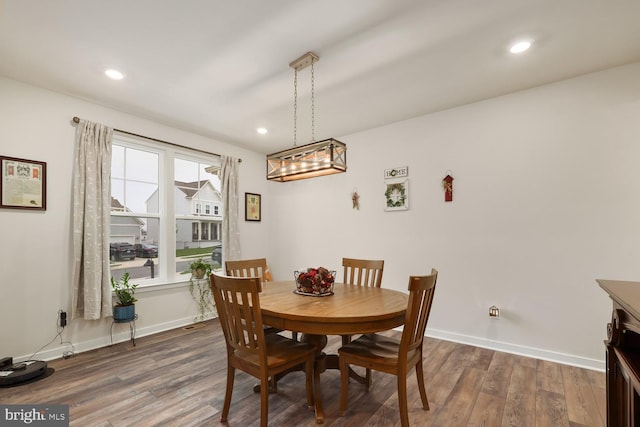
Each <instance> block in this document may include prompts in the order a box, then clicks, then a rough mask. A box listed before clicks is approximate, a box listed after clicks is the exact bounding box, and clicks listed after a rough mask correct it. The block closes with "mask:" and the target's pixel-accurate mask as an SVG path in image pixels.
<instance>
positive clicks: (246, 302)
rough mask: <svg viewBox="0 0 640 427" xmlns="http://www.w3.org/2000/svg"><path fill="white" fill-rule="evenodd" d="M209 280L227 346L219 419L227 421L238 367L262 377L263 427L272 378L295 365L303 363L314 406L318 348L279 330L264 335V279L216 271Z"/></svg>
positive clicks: (309, 395)
mask: <svg viewBox="0 0 640 427" xmlns="http://www.w3.org/2000/svg"><path fill="white" fill-rule="evenodd" d="M210 280H211V291H212V293H213V298H214V300H215V303H216V307H217V309H218V316H219V319H220V325H221V326H222V331H223V332H224V338H225V341H226V347H227V387H226V391H225V395H224V405H223V407H222V416H221V418H220V421H221V422H226V421H227V416H228V415H229V407H230V406H231V395H232V393H233V382H234V378H235V370H236V369H239V370H241V371H243V372H246V373H247V374H249V375H252V376H254V377H256V378H258V379H259V380H260V405H261V407H260V425H261V426H262V427H266V426H267V422H268V414H269V378H270V377H274V376H275V375H276V374H279V373H281V372H284V371H286V370H288V369H291V368H293V367H295V366H298V365H304V369H305V373H306V390H307V404H308V405H309V407H311V406H312V405H313V364H314V361H315V348H314V347H313V346H311V345H309V344H306V343H302V342H298V341H294V340H292V339H289V338H286V337H283V336H281V335H278V334H271V335H265V333H264V330H263V324H262V314H261V312H260V297H259V293H260V291H261V280H260V279H259V278H257V277H248V278H238V277H225V276H219V275H217V274H212V275H211V276H210Z"/></svg>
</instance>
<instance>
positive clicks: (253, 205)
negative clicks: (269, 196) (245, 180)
mask: <svg viewBox="0 0 640 427" xmlns="http://www.w3.org/2000/svg"><path fill="white" fill-rule="evenodd" d="M261 219H262V196H260V195H259V194H255V193H244V220H245V221H260V220H261Z"/></svg>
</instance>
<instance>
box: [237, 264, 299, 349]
mask: <svg viewBox="0 0 640 427" xmlns="http://www.w3.org/2000/svg"><path fill="white" fill-rule="evenodd" d="M224 267H225V270H226V271H227V276H232V277H259V278H260V279H261V280H262V283H263V284H264V283H265V282H272V281H273V278H272V277H271V272H270V271H269V266H268V265H267V259H266V258H256V259H242V260H237V261H225V263H224ZM264 332H265V334H277V333H278V332H282V329H278V328H274V327H273V326H268V325H265V327H264ZM291 336H292V338H293V339H294V340H297V339H298V333H297V332H292V335H291Z"/></svg>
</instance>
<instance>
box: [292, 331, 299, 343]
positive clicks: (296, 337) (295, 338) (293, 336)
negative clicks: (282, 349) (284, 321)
mask: <svg viewBox="0 0 640 427" xmlns="http://www.w3.org/2000/svg"><path fill="white" fill-rule="evenodd" d="M291 339H292V340H294V341H298V333H297V332H296V331H293V332H291Z"/></svg>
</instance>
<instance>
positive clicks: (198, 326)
mask: <svg viewBox="0 0 640 427" xmlns="http://www.w3.org/2000/svg"><path fill="white" fill-rule="evenodd" d="M200 328H204V323H194V324H193V325H189V326H185V327H184V328H182V329H184V330H185V331H189V330H191V329H200Z"/></svg>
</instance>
